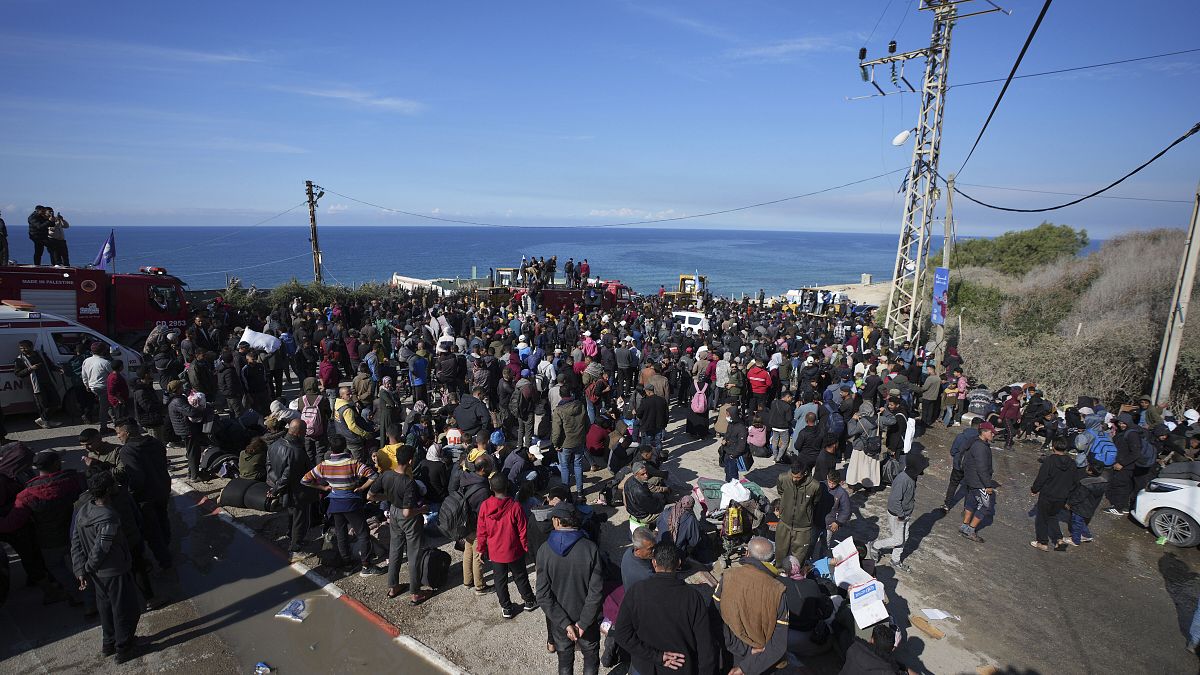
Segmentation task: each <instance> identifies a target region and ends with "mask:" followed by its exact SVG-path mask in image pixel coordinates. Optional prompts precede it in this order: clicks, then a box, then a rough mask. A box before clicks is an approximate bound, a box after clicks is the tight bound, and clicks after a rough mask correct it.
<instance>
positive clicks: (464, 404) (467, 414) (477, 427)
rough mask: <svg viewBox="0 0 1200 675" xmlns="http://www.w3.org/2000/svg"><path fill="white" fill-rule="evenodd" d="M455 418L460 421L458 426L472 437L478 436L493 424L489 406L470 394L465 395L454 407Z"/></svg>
mask: <svg viewBox="0 0 1200 675" xmlns="http://www.w3.org/2000/svg"><path fill="white" fill-rule="evenodd" d="M454 419H455V421H457V422H458V428H460V429H462V430H463V433H465V434H468V435H470V436H472V437H474V436H478V435H479V432H481V431H484V430H485V429H487V428H488V427H490V426H491V424H492V416H491V413H489V412H488V409H487V406H485V405H484V404H483V401H480V400H479V399H477V398H475V397H474V396H472V395H470V394H467V395H465V396H463V397H462V400H460V401H459V403H458V407H457V408H455V409H454Z"/></svg>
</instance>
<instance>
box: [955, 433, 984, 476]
mask: <svg viewBox="0 0 1200 675" xmlns="http://www.w3.org/2000/svg"><path fill="white" fill-rule="evenodd" d="M978 438H979V428H978V427H967V428H966V429H963V431H962V433H960V434H959V435H958V436H956V437H955V438H954V442H953V443H951V444H950V461H951V462H953V464H954V468H955V469H957V470H959V471H961V470H962V460H963V456H964V455H965V454H966V451H967V448H970V447H971V444H972V443H974V442H975V441H976V440H977V439H978Z"/></svg>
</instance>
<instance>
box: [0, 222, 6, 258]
mask: <svg viewBox="0 0 1200 675" xmlns="http://www.w3.org/2000/svg"><path fill="white" fill-rule="evenodd" d="M7 264H8V226H7V225H5V224H4V219H3V218H0V265H7Z"/></svg>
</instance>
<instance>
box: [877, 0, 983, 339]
mask: <svg viewBox="0 0 1200 675" xmlns="http://www.w3.org/2000/svg"><path fill="white" fill-rule="evenodd" d="M973 1H974V0H921V7H920V9H921V10H922V11H932V12H933V34H932V37H931V38H930V41H929V46H928V47H926V48H924V49H917V50H914V51H910V52H903V53H900V54H897V53H895V52H896V43H895V41H893V42H891V43H890V44H889V45H888V55H887V56H885V57H882V58H878V59H874V60H871V61H867V60H865V59H866V57H867V53H866V52H867V50H866V48H865V47H864V48H863V49H861V50H859V54H858V58H859V69H860V70H861V72H862V77H863V80H864V81H866V82H868V83H870V84H871V86H873V87H875V89H876V90H878V91H879V94H878V95H882V96H887V95H889V94H890V93H901V92H904V91H905V90H904V89H901V88H900V82H903V83H904V85H906V86H907V87H908V90H909V91H912V92H916V88H915V87H913V86H912V85H911V84H909V83H908V80H907V79H905V77H904V63H905V62H906V61H909V60H910V59H916V58H923V59H925V75H924V78H923V80H922V84H921V90H920V92H919V93H920V95H921V109H920V115H919V116H918V118H917V125H916V128H914V129H913V130H912V133H913V135H915V140H914V142H913V152H912V163H911V165H910V168H909V170H908V177H907V179H906V180H905V190H904V216H903V219H902V222H901V228H900V241H899V245H898V246H897V249H896V265H895V267H894V268H893V271H892V289H891V292H890V293H889V294H888V303H887V311H886V314H885V317H884V326H885V327H886V328H887V329H888V330H889V331H891V333H892V337H893V338H898V339H904V340H912V339H914V338H916V337H917V336H918V333H919V332H920V329H921V319H922V313H923V311H924V305H925V302H926V300H927V298H924V297H921V294H922V291H923V289H922V282H923V281H924V278H925V272H926V267H927V265H926V257H927V256H928V254H929V237H930V227H931V224H932V221H933V209H934V206H935V205H936V204H937V199H938V194H939V190H938V177H937V168H938V156H939V154H940V151H941V140H942V116H943V113H944V111H945V104H946V88H947V77H948V74H949V71H948V66H949V63H950V34H951V31H952V30H953V29H954V25H955V23H956V22H957V21H959V20H961V19H965V18H967V17H970V16H978V15H981V14H991V13H992V12H1000V11H1004V10H1002V9H1001V8H1000V7H998V6H996V4H995V3H993V2H991V1H990V0H983V2H985V3H986V4H988V5H989V6H990V7H989V8H986V9H981V10H979V11H976V12H969V13H966V14H959V12H958V10H959V7H960V6H964V5H968V3H970V2H973ZM880 66H887V67H889V68H890V70H891V76H890V80H891V81H892V82H893V83H895V85H896V87H897V89H896V91H893V92H887V91H884V90H883V89H882V88H881V87H880V86H879V85H878V84H877V83H876V80H875V70H876V68H877V67H880ZM906 138H907V134H903V135H901V136H898V137H897V140H898V144H902V143H903V142H904V141H905V140H906Z"/></svg>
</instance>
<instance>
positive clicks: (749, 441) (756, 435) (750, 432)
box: [746, 415, 770, 457]
mask: <svg viewBox="0 0 1200 675" xmlns="http://www.w3.org/2000/svg"><path fill="white" fill-rule="evenodd" d="M746 445H748V446H750V454H752V455H754V456H755V457H767V456H769V455H770V453H769V452H768V451H767V426H766V424H764V423H763V419H762V416H761V415H755V416H754V420H753V421H751V422H750V428H749V429H747V430H746Z"/></svg>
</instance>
